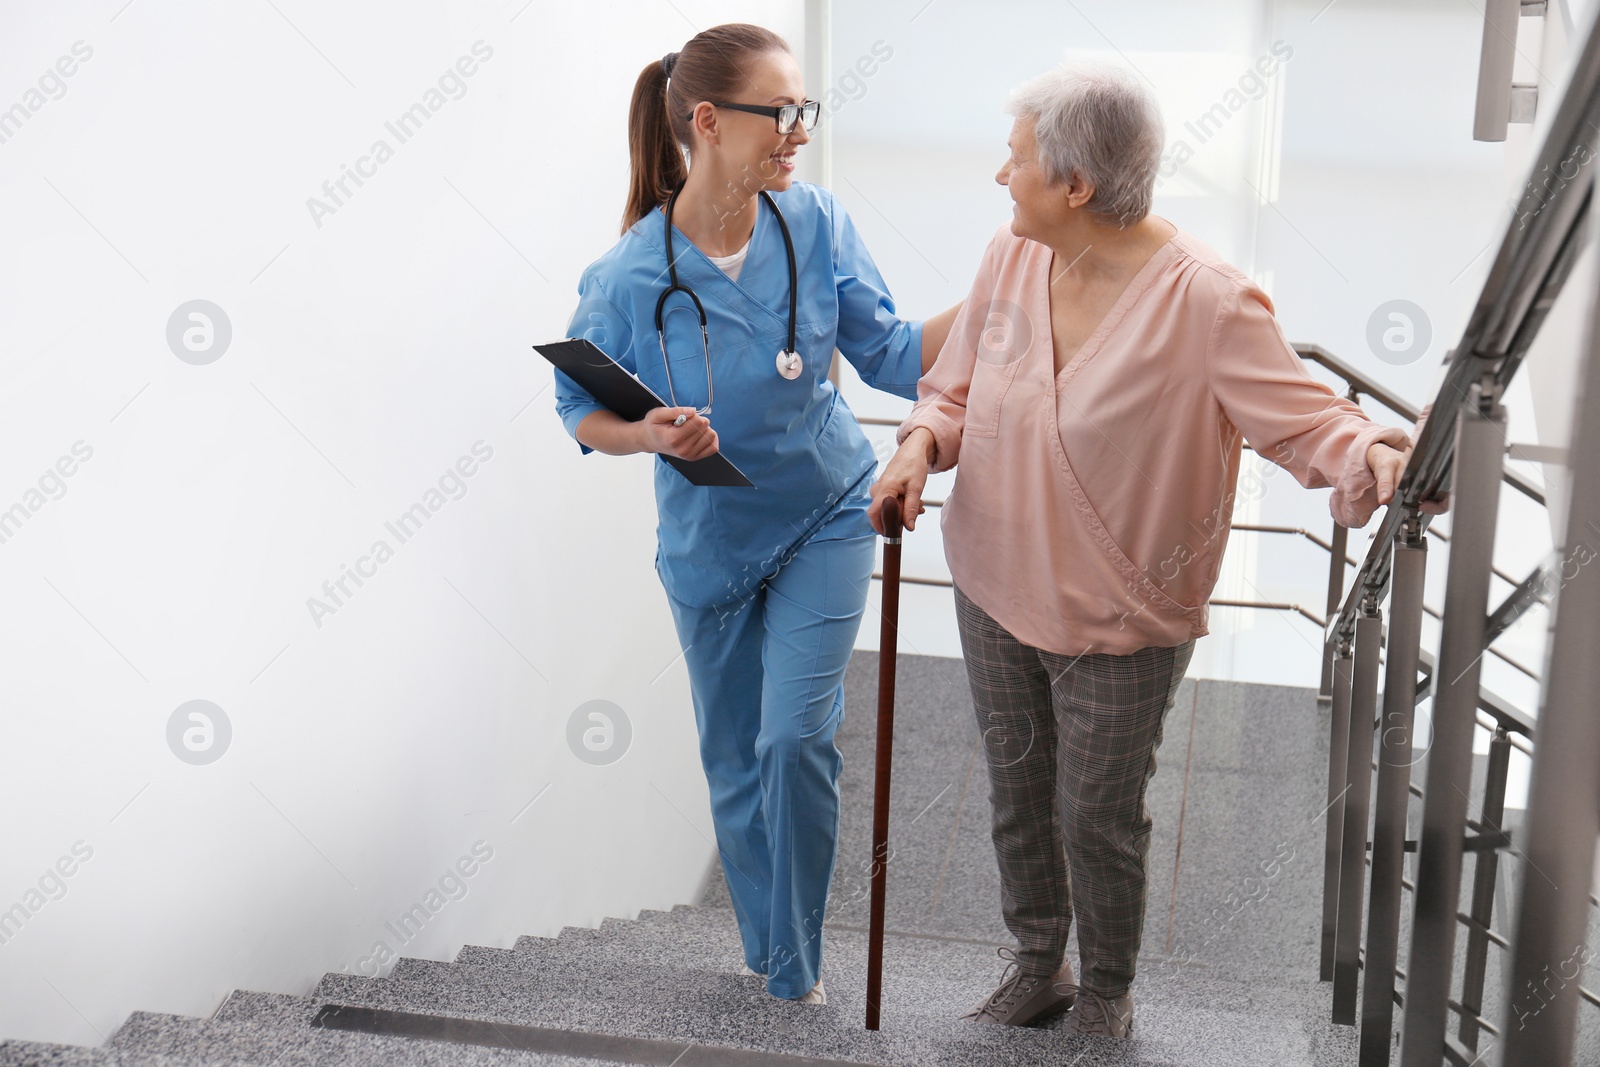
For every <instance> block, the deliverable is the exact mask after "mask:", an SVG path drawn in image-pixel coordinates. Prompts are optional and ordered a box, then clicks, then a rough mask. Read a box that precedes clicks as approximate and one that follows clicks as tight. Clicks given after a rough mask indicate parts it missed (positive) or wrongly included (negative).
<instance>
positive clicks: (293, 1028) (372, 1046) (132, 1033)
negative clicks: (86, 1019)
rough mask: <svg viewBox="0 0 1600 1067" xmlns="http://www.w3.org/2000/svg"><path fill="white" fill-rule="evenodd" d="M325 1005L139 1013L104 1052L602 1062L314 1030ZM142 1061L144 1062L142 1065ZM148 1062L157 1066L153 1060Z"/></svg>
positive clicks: (489, 1063)
mask: <svg viewBox="0 0 1600 1067" xmlns="http://www.w3.org/2000/svg"><path fill="white" fill-rule="evenodd" d="M320 1007H321V1004H320V1003H318V1002H317V1001H315V1000H312V999H310V998H307V997H286V996H282V995H279V994H272V993H257V992H253V991H249V990H235V991H234V992H233V993H231V994H229V997H228V999H227V1000H226V1001H225V1002H224V1003H223V1006H222V1007H221V1008H219V1009H218V1011H217V1014H216V1015H214V1016H213V1017H212V1018H210V1019H198V1018H194V1017H191V1016H182V1015H165V1014H160V1013H157V1012H144V1011H138V1012H134V1013H133V1014H132V1015H131V1016H129V1017H128V1020H127V1022H125V1023H123V1025H122V1026H121V1027H119V1028H118V1029H117V1031H116V1032H115V1033H113V1034H112V1035H111V1037H110V1038H109V1039H108V1040H107V1042H106V1045H105V1046H104V1048H105V1049H106V1050H111V1051H118V1052H122V1053H125V1054H128V1055H133V1056H141V1057H147V1058H148V1057H159V1058H160V1059H161V1060H162V1061H163V1062H164V1063H169V1064H207V1065H212V1064H215V1065H228V1067H243V1065H247V1064H263V1065H265V1064H275V1065H277V1067H295V1065H310V1064H327V1063H340V1064H373V1065H384V1064H393V1065H395V1067H444V1065H447V1064H465V1065H469V1067H472V1065H481V1067H600V1065H601V1064H603V1063H604V1062H605V1061H602V1060H594V1059H586V1058H578V1057H572V1056H556V1055H546V1054H539V1053H533V1052H523V1051H516V1050H508V1049H493V1048H486V1047H482V1046H462V1045H452V1044H446V1043H441V1042H437V1041H424V1040H417V1039H414V1038H409V1037H399V1036H385V1035H371V1034H361V1033H352V1032H348V1031H342V1030H331V1029H323V1028H320V1027H319V1028H313V1027H312V1026H311V1025H310V1022H311V1018H312V1016H313V1015H315V1014H316V1012H317V1010H318V1008H320ZM140 1062H144V1061H143V1060H141V1061H140ZM150 1062H151V1063H152V1064H154V1062H155V1060H154V1059H151V1060H150Z"/></svg>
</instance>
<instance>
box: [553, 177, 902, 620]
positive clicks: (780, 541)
mask: <svg viewBox="0 0 1600 1067" xmlns="http://www.w3.org/2000/svg"><path fill="white" fill-rule="evenodd" d="M772 196H773V199H774V200H775V201H776V202H777V205H778V208H779V210H781V211H782V212H783V216H784V220H785V221H786V222H787V223H788V224H789V231H790V233H791V235H792V236H793V238H794V251H795V266H796V271H797V273H798V278H799V304H798V309H797V311H796V327H795V344H796V347H797V348H798V350H799V352H800V355H801V357H802V359H803V360H804V365H803V369H802V370H801V373H800V377H798V378H796V379H794V380H793V381H790V380H788V379H786V378H783V377H782V376H780V375H779V374H778V371H777V365H776V358H777V354H778V352H779V351H781V350H782V349H783V348H784V347H785V345H786V344H787V341H788V321H789V271H788V261H787V258H786V255H785V252H784V247H783V233H782V231H781V230H780V229H779V227H778V220H777V219H776V218H775V217H774V216H773V213H772V210H771V208H769V207H767V206H766V205H765V204H758V208H759V210H758V211H757V214H756V223H755V230H754V232H753V233H752V235H751V238H750V250H749V252H748V254H747V255H746V257H745V261H744V266H743V268H742V269H741V271H740V274H739V280H738V281H737V282H735V281H734V280H732V279H731V278H729V277H728V276H727V274H726V273H724V272H723V271H722V270H721V269H720V268H718V267H717V266H716V265H715V264H713V263H712V262H711V261H710V260H709V259H708V258H707V257H706V255H705V254H704V253H703V252H701V251H700V249H699V248H697V247H696V246H695V245H694V243H693V242H691V241H690V240H689V239H688V238H687V237H685V236H684V235H683V232H682V231H681V230H678V229H677V227H673V238H672V246H673V252H674V253H675V255H676V258H677V261H678V277H679V280H680V281H681V282H682V283H683V284H684V285H687V286H689V287H690V288H691V289H693V290H694V291H695V293H696V294H697V295H698V296H699V297H700V301H701V303H702V304H703V305H704V306H705V312H706V320H707V324H706V332H707V335H708V336H709V337H710V348H711V356H710V364H711V378H712V383H711V384H712V389H713V393H714V395H712V397H711V403H712V410H711V414H710V416H709V418H710V422H711V426H712V428H713V429H715V430H716V431H717V438H718V447H719V449H720V451H721V452H722V453H723V455H725V456H727V457H728V459H729V460H731V461H732V462H733V463H734V464H735V465H736V466H738V468H739V469H740V470H742V471H744V473H745V474H746V475H747V476H748V477H749V478H750V480H751V481H752V482H754V483H755V488H753V489H752V488H734V487H728V486H720V487H719V486H697V485H692V484H691V483H690V482H689V480H688V479H686V478H685V477H684V476H683V475H681V474H679V473H678V472H677V471H676V470H674V469H673V468H672V467H671V466H669V465H668V464H667V463H666V461H665V460H662V459H661V458H660V457H659V456H658V457H657V458H656V471H655V483H656V508H657V512H658V518H659V521H658V524H657V527H656V536H657V539H658V543H659V551H658V552H657V554H656V568H657V571H658V572H659V573H660V575H661V580H662V584H663V585H665V587H666V589H667V592H668V593H670V594H671V595H672V596H673V597H674V598H675V599H677V600H680V601H682V602H684V603H685V604H688V605H690V606H693V607H712V606H715V605H719V604H723V603H727V602H730V601H734V600H741V599H744V598H745V597H747V596H749V595H751V594H752V593H754V592H755V591H756V590H757V589H758V588H759V587H760V583H761V582H762V581H763V580H764V579H765V578H767V577H770V576H771V575H772V574H774V573H776V571H777V569H778V567H779V566H780V565H781V564H782V563H783V562H784V561H785V560H786V559H787V558H788V555H789V554H790V553H791V552H792V551H793V550H794V549H796V548H798V546H799V545H801V544H803V543H804V542H805V541H806V539H807V538H809V537H810V536H811V535H812V534H813V533H814V532H815V531H816V530H817V529H818V528H820V527H821V526H822V525H823V524H824V523H825V522H827V521H829V520H830V519H832V518H835V517H837V516H839V513H840V512H841V511H850V512H851V513H850V514H849V515H848V516H845V518H846V519H847V520H848V521H849V522H851V523H853V524H854V525H857V526H859V527H860V529H859V531H858V532H859V533H861V534H863V535H866V534H870V533H871V532H872V528H871V526H870V525H869V524H868V523H867V521H866V515H865V509H864V506H863V505H864V503H865V500H866V497H867V488H868V486H869V485H870V484H871V477H872V474H873V472H874V471H875V470H876V467H877V458H876V456H874V454H873V451H872V445H871V443H870V442H868V440H867V438H866V435H865V434H864V433H862V431H861V427H860V425H859V424H858V423H857V422H856V419H855V416H854V415H853V414H851V412H850V409H849V407H848V405H846V404H845V402H844V399H843V398H842V397H841V396H839V394H838V391H837V390H836V389H835V388H834V387H833V383H832V382H830V381H829V380H828V367H829V365H830V363H831V361H832V357H833V351H834V349H835V348H837V349H838V350H839V352H840V353H841V354H842V355H843V356H844V357H845V358H846V359H848V360H849V361H850V363H851V364H852V365H853V366H854V367H855V368H856V371H857V372H858V373H859V374H860V375H861V378H862V380H863V381H865V382H866V383H867V384H868V385H871V386H874V387H876V388H878V389H882V390H884V391H886V392H890V393H894V394H896V395H897V396H903V397H906V398H907V399H911V400H915V399H916V396H917V379H918V377H919V376H920V375H921V373H922V323H920V322H904V321H902V320H901V319H900V318H899V316H897V315H896V314H895V309H894V300H893V299H892V298H891V297H890V296H889V292H888V289H887V287H886V286H885V285H884V282H883V277H882V275H880V274H879V273H878V268H877V267H876V266H875V265H874V264H873V262H872V257H871V256H870V255H869V254H868V253H867V249H866V246H865V245H863V244H862V242H861V237H860V235H859V234H858V233H857V232H856V228H855V225H854V224H853V223H852V222H851V221H850V217H849V215H847V214H846V213H845V210H844V208H843V207H842V206H841V205H840V204H839V202H838V201H837V200H836V199H835V198H834V196H833V194H832V193H831V192H829V191H828V190H826V189H823V188H822V187H820V186H816V185H812V184H810V183H807V182H794V183H792V185H791V186H790V188H789V189H787V190H785V191H783V192H778V193H774V194H772ZM665 232H666V218H665V216H664V215H663V213H662V212H661V211H659V210H656V211H651V212H650V213H649V214H648V215H646V216H645V217H644V218H643V219H640V220H639V221H638V222H637V223H635V224H634V225H633V227H632V228H631V229H629V230H628V232H627V233H625V234H624V235H623V236H622V239H621V240H619V241H618V242H617V243H616V245H615V246H613V247H612V249H611V250H610V251H609V252H607V253H606V254H605V255H604V256H602V257H600V258H599V259H598V260H596V261H595V262H594V263H592V264H590V265H589V267H588V269H586V270H585V271H584V272H583V278H582V280H581V281H580V282H579V284H578V292H579V296H580V298H581V299H580V302H579V304H578V309H577V311H576V312H575V313H574V314H573V316H572V322H571V323H570V324H569V326H568V327H567V336H568V337H585V338H587V339H588V340H590V341H591V342H593V343H594V344H595V345H596V346H597V347H599V348H600V349H601V350H602V351H604V352H605V353H606V354H607V355H608V356H610V357H611V358H612V359H615V360H616V361H617V362H618V363H620V364H622V366H623V367H624V368H626V369H627V370H628V371H629V372H631V373H633V374H635V375H637V376H638V377H639V379H640V380H641V381H643V382H644V383H645V384H646V385H648V386H649V387H650V388H652V389H654V390H655V391H656V393H657V394H659V395H660V396H661V397H662V399H664V400H666V401H667V402H668V403H673V402H674V401H673V393H674V391H675V392H676V403H677V404H678V405H680V406H689V407H703V406H704V405H705V404H706V402H707V385H706V359H705V354H704V352H705V349H704V346H703V344H702V342H701V338H700V324H699V317H698V315H697V314H696V313H695V311H694V304H693V302H692V301H691V300H690V299H689V298H688V297H687V296H686V295H684V294H682V293H675V294H673V296H672V298H671V299H670V300H668V302H667V307H668V308H669V309H670V308H674V307H681V308H685V309H687V310H677V311H669V312H668V313H667V315H666V318H665V320H664V323H665V333H666V342H667V361H668V362H669V363H670V373H671V385H670V387H669V384H668V368H667V367H665V366H663V361H662V357H661V349H660V342H659V341H658V339H657V334H656V328H655V308H656V301H657V299H658V298H659V297H660V295H661V292H662V291H663V290H664V289H665V288H666V287H667V285H668V284H669V281H668V273H667V256H666V243H665ZM555 381H556V411H557V413H558V414H559V415H560V416H561V420H562V422H563V423H564V424H565V426H566V428H567V432H568V433H569V434H571V433H575V431H576V429H577V425H578V423H579V422H581V421H582V420H583V419H584V417H585V416H587V415H589V414H591V413H592V412H595V411H599V410H602V409H601V405H599V404H598V403H596V402H595V400H594V398H593V397H592V396H590V395H589V393H588V392H586V391H585V390H584V389H582V388H581V387H580V386H579V385H578V384H577V383H576V382H574V381H573V380H572V379H571V378H570V377H568V376H567V375H565V374H563V373H562V372H560V371H556V372H555ZM579 447H580V448H582V450H583V451H584V452H585V453H587V452H590V451H593V450H592V449H590V448H589V447H588V446H586V445H582V444H581V443H580V445H579ZM830 536H835V534H833V533H832V532H830Z"/></svg>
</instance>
